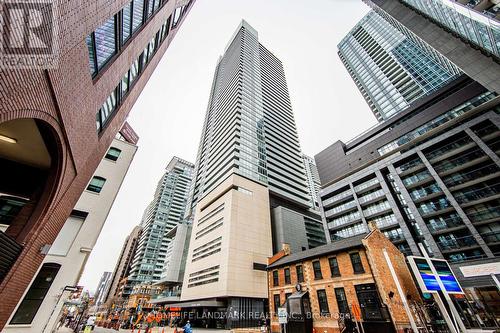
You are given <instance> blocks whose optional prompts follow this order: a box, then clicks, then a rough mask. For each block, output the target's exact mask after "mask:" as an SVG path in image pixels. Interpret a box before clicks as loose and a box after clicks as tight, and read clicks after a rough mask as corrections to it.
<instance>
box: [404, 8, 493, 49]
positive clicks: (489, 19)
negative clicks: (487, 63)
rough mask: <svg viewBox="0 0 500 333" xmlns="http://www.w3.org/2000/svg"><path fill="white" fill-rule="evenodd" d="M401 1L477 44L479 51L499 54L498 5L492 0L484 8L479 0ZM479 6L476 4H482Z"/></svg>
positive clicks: (464, 38)
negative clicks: (463, 0)
mask: <svg viewBox="0 0 500 333" xmlns="http://www.w3.org/2000/svg"><path fill="white" fill-rule="evenodd" d="M402 2H403V3H405V4H406V5H408V6H410V7H411V8H413V9H415V10H417V11H418V12H420V13H421V14H423V15H425V16H427V17H429V18H430V19H432V20H433V21H434V22H436V23H437V24H439V25H440V26H441V27H443V28H445V29H447V30H448V31H451V32H454V33H456V34H458V35H459V36H460V37H461V38H462V39H463V40H465V41H467V42H469V43H471V44H474V45H475V46H478V47H480V48H481V50H482V51H483V52H486V53H488V54H492V55H494V56H495V57H496V58H499V57H500V22H499V21H498V18H499V15H498V14H499V13H500V6H499V5H498V4H496V5H494V1H491V4H490V5H489V6H488V5H487V4H486V6H488V8H486V7H484V6H483V5H484V4H481V6H479V5H480V2H481V1H469V2H468V3H466V4H462V3H460V2H458V1H450V0H402ZM482 2H483V3H485V2H488V3H489V2H490V1H482ZM483 7H484V9H483V10H480V8H483Z"/></svg>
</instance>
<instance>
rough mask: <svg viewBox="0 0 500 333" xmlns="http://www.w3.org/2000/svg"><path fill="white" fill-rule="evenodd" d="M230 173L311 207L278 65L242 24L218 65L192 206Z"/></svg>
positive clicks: (206, 120) (249, 28) (201, 143)
mask: <svg viewBox="0 0 500 333" xmlns="http://www.w3.org/2000/svg"><path fill="white" fill-rule="evenodd" d="M233 173H235V174H238V175H241V176H243V177H245V178H248V179H251V180H253V181H256V182H258V183H260V184H263V185H265V186H267V187H268V188H269V190H270V191H271V192H272V193H274V194H276V195H279V196H281V197H284V198H286V199H288V200H291V201H293V202H295V203H297V204H299V205H301V206H304V207H307V206H309V205H310V197H309V192H308V189H307V185H306V175H305V170H304V165H303V163H302V157H301V151H300V145H299V140H298V135H297V129H296V126H295V120H294V117H293V113H292V107H291V103H290V97H289V95H288V88H287V84H286V79H285V74H284V70H283V65H282V64H281V61H280V60H279V59H278V58H276V57H275V56H274V55H273V54H271V53H270V52H269V51H268V50H267V49H266V48H265V47H264V46H262V45H261V44H260V43H259V41H258V34H257V31H255V30H254V29H253V28H252V27H251V26H250V25H248V23H246V22H245V21H243V22H242V24H241V28H240V29H238V30H237V32H236V34H235V35H234V37H233V38H232V40H231V42H230V44H229V46H228V47H227V49H226V51H225V53H224V55H223V56H222V57H221V58H220V59H219V62H218V64H217V68H216V71H215V76H214V80H213V83H212V91H211V94H210V100H209V104H208V108H207V113H206V117H205V122H204V126H203V132H202V137H201V141H200V146H199V150H198V156H197V163H196V178H195V182H194V186H193V195H192V204H191V205H192V206H195V205H196V203H197V202H198V201H199V200H200V199H201V198H202V197H203V196H204V195H206V194H207V193H209V192H210V191H211V190H212V189H214V188H215V187H216V186H217V185H218V184H220V183H221V182H222V181H223V180H224V179H226V178H227V177H228V176H229V175H231V174H233Z"/></svg>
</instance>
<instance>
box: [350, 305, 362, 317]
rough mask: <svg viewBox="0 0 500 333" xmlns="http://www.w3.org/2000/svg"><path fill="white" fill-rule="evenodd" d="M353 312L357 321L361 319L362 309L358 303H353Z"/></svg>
mask: <svg viewBox="0 0 500 333" xmlns="http://www.w3.org/2000/svg"><path fill="white" fill-rule="evenodd" d="M352 314H353V315H354V318H355V319H356V320H357V321H360V320H361V309H360V308H359V305H358V304H353V305H352Z"/></svg>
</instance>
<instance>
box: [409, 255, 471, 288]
mask: <svg viewBox="0 0 500 333" xmlns="http://www.w3.org/2000/svg"><path fill="white" fill-rule="evenodd" d="M408 262H409V263H410V266H411V268H412V271H413V274H414V275H415V277H416V279H417V282H418V284H419V286H420V289H422V291H423V292H424V293H436V292H438V291H439V290H440V286H439V283H438V280H437V279H439V281H441V283H442V284H443V286H444V290H443V291H444V292H447V293H449V294H463V291H462V288H461V287H460V284H459V283H458V281H457V278H456V277H455V274H453V272H452V270H451V268H450V266H449V265H448V262H447V261H446V260H442V259H430V262H431V263H432V265H433V267H434V269H435V270H436V272H437V276H436V275H435V274H434V273H433V270H432V268H431V267H430V266H429V261H428V260H427V259H425V258H423V257H414V256H409V257H408Z"/></svg>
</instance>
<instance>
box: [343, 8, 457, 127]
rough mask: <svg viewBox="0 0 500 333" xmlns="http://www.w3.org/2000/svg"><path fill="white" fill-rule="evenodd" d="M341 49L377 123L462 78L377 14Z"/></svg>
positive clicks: (351, 34) (369, 16)
mask: <svg viewBox="0 0 500 333" xmlns="http://www.w3.org/2000/svg"><path fill="white" fill-rule="evenodd" d="M338 49H339V51H338V53H339V56H340V58H341V60H342V62H343V63H344V65H345V66H346V68H347V70H348V72H349V74H350V75H351V76H352V78H353V80H354V82H355V83H356V85H357V87H358V89H359V90H360V91H361V93H362V95H363V97H364V98H365V100H366V101H367V103H368V105H369V106H370V108H371V109H372V111H373V113H374V115H375V117H376V118H377V120H379V121H383V120H386V119H388V118H390V117H391V116H393V115H395V114H397V113H399V112H401V111H403V110H404V109H406V108H407V107H408V106H409V105H410V104H411V103H412V102H414V101H416V100H417V99H419V98H420V97H422V96H425V95H428V94H430V93H432V92H434V91H436V90H437V89H439V88H441V87H442V86H444V85H445V84H447V83H448V82H450V81H451V80H452V79H454V78H456V77H458V76H459V75H460V74H461V71H460V70H459V69H458V68H457V67H456V66H455V65H453V64H452V63H451V62H449V61H448V60H447V59H446V58H444V57H443V56H441V55H440V54H438V53H437V52H436V51H435V50H433V49H432V48H431V47H430V46H428V45H427V44H425V43H424V42H423V41H421V40H420V39H418V37H416V36H415V35H414V34H413V33H412V32H410V31H409V30H407V29H406V28H404V27H403V26H402V25H400V24H397V23H396V22H393V21H390V20H386V19H385V18H383V17H382V16H380V15H379V14H377V13H376V12H374V11H370V12H369V13H368V14H367V15H366V16H365V17H364V18H363V19H361V21H360V22H359V23H358V24H357V25H356V26H355V27H354V28H353V29H352V30H351V31H350V32H349V34H348V35H347V36H346V37H344V39H342V41H341V42H340V43H339V45H338Z"/></svg>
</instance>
